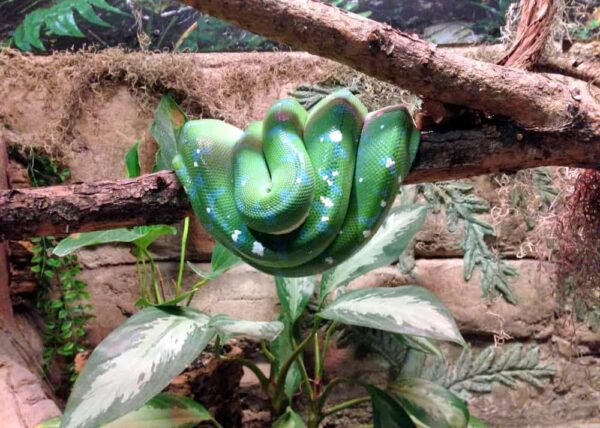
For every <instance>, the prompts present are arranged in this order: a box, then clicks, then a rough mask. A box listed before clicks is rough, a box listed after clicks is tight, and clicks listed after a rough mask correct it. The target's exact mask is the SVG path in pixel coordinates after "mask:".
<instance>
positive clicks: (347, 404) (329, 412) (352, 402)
mask: <svg viewBox="0 0 600 428" xmlns="http://www.w3.org/2000/svg"><path fill="white" fill-rule="evenodd" d="M367 401H371V397H360V398H355V399H353V400H348V401H344V402H343V403H340V404H336V405H335V406H332V407H330V408H329V409H327V410H325V411H324V412H322V413H321V417H320V419H319V422H321V421H322V420H323V419H324V418H326V417H327V416H329V415H332V414H334V413H336V412H339V411H341V410H344V409H347V408H348V407H352V406H356V405H357V404H361V403H366V402H367Z"/></svg>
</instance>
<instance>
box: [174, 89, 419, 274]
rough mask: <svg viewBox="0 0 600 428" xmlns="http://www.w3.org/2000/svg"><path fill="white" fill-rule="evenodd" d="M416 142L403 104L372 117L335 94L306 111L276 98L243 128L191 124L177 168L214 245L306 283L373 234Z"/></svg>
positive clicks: (359, 104)
mask: <svg viewBox="0 0 600 428" xmlns="http://www.w3.org/2000/svg"><path fill="white" fill-rule="evenodd" d="M419 139H420V133H419V131H418V130H416V129H415V127H414V125H413V122H412V119H411V117H410V115H409V114H408V113H407V112H406V109H405V108H404V107H402V106H390V107H385V108H383V109H381V110H377V111H374V112H371V113H367V109H366V108H365V106H364V105H363V104H362V102H361V101H360V100H359V99H358V98H357V97H356V96H354V95H353V94H352V93H351V92H349V91H348V90H339V91H336V92H334V93H332V94H330V95H328V96H327V97H325V98H323V99H322V100H321V101H320V102H319V103H317V104H316V105H315V106H314V107H313V108H312V109H311V110H310V111H309V112H307V111H306V110H305V109H304V108H303V107H302V106H301V105H300V104H299V103H298V102H297V101H295V100H293V99H282V100H279V101H277V102H275V103H274V104H273V105H272V106H271V107H270V109H269V110H268V112H267V113H266V115H265V117H264V120H263V121H262V122H253V123H251V124H249V125H248V126H247V128H246V129H245V130H244V131H242V130H240V129H238V128H236V127H235V126H232V125H230V124H228V123H226V122H223V121H220V120H215V119H201V120H192V121H189V122H187V123H186V124H185V125H184V127H183V129H182V130H181V133H180V135H179V138H178V142H177V155H176V156H175V157H174V159H173V167H174V169H175V172H176V174H177V177H178V178H179V180H180V182H181V183H182V185H183V187H184V189H185V191H186V193H187V195H188V197H189V199H190V201H191V205H192V208H193V210H194V212H195V214H196V216H197V217H198V218H199V219H200V221H201V223H202V224H203V226H204V227H205V228H206V230H207V231H208V232H209V233H210V234H211V235H212V236H213V237H214V238H215V239H216V240H217V241H218V242H220V243H221V244H222V245H224V246H225V247H226V248H228V249H229V250H231V251H232V252H234V253H235V254H236V255H238V256H239V257H240V258H241V259H242V260H244V261H245V262H247V263H249V264H250V265H252V266H254V267H255V268H257V269H259V270H262V271H264V272H267V273H271V274H274V275H280V276H286V277H297V276H307V275H312V274H315V273H319V272H323V271H325V270H328V269H331V268H333V267H335V266H336V265H338V264H340V263H342V262H343V261H345V260H347V259H348V258H349V257H350V256H351V255H352V254H354V253H355V252H356V251H357V250H358V249H359V248H361V247H362V246H363V245H364V244H365V243H366V242H367V241H368V240H369V238H370V237H371V236H373V234H374V233H375V232H376V231H377V229H378V227H379V226H380V225H381V223H382V222H383V220H384V218H385V216H386V214H387V212H388V211H389V209H390V207H391V205H392V203H393V201H394V198H395V196H396V194H397V191H398V186H399V184H400V183H401V181H402V180H403V179H404V177H405V176H406V175H407V174H408V171H409V169H410V166H411V164H412V161H413V159H414V157H415V155H416V151H417V148H418V144H419Z"/></svg>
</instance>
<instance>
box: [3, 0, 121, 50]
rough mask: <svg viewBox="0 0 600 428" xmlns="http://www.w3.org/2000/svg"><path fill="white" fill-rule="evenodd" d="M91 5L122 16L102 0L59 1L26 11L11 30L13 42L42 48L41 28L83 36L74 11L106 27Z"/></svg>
mask: <svg viewBox="0 0 600 428" xmlns="http://www.w3.org/2000/svg"><path fill="white" fill-rule="evenodd" d="M94 7H95V8H98V9H102V10H106V11H108V12H113V13H118V14H123V15H125V13H123V12H122V11H121V10H119V9H118V8H116V7H114V6H111V5H110V4H108V3H107V2H106V0H62V1H60V2H58V3H56V4H54V5H53V6H50V7H45V8H39V9H36V10H34V11H33V12H31V13H29V14H27V16H26V17H25V19H24V20H23V22H22V23H21V24H20V25H19V26H18V27H17V29H16V30H15V32H14V34H13V42H14V44H15V46H17V47H18V48H19V49H21V50H23V51H31V50H33V49H39V50H45V49H46V48H45V46H44V44H43V43H42V40H41V35H42V31H44V32H45V34H48V35H56V36H69V37H85V35H84V34H83V33H82V32H81V30H80V29H79V26H78V25H77V22H76V21H75V12H77V13H78V14H79V16H80V17H81V18H83V19H85V20H86V21H88V22H90V23H92V24H95V25H100V26H102V27H110V24H108V23H107V22H106V21H104V20H103V19H102V18H100V17H99V16H98V15H97V14H96V11H95V10H94Z"/></svg>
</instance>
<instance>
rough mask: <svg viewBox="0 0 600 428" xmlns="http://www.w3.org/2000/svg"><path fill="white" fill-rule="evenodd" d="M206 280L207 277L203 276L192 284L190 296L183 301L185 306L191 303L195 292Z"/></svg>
mask: <svg viewBox="0 0 600 428" xmlns="http://www.w3.org/2000/svg"><path fill="white" fill-rule="evenodd" d="M208 281H209V280H208V279H206V278H204V279H202V280H200V281H198V282H197V283H195V284H194V286H193V287H192V290H191V291H192V292H191V293H190V297H188V300H187V302H185V306H190V303H192V299H193V298H194V296H195V295H196V292H197V291H198V290H200V289H201V288H202V287H203V286H204V285H205V284H206V283H207V282H208Z"/></svg>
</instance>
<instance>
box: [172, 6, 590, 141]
mask: <svg viewBox="0 0 600 428" xmlns="http://www.w3.org/2000/svg"><path fill="white" fill-rule="evenodd" d="M183 2H184V3H186V4H188V5H190V6H192V7H194V8H196V9H198V10H201V11H203V12H205V13H208V14H210V15H212V16H215V17H217V18H220V19H224V20H226V21H229V22H231V23H233V24H235V25H238V26H240V27H242V28H245V29H247V30H250V31H252V32H255V33H257V34H260V35H262V36H265V37H268V38H270V39H273V40H276V41H279V42H282V43H285V44H287V45H289V46H292V47H293V48H296V49H300V50H305V51H307V52H310V53H313V54H316V55H320V56H322V57H325V58H329V59H333V60H335V61H338V62H341V63H344V64H346V65H349V66H350V67H352V68H354V69H356V70H359V71H362V72H364V73H365V74H368V75H370V76H373V77H376V78H379V79H381V80H384V81H387V82H391V83H393V84H396V85H398V86H400V87H402V88H404V89H408V90H410V91H412V92H414V93H417V94H419V95H421V96H423V97H424V98H427V99H430V100H434V101H439V102H442V103H448V104H457V105H461V106H465V107H468V108H471V109H475V110H478V111H482V112H486V113H488V114H494V115H502V116H506V117H510V118H511V119H513V120H514V121H515V122H517V123H518V124H520V125H521V126H523V127H526V128H529V129H536V130H542V131H549V132H563V133H566V132H572V133H573V134H575V135H576V136H577V138H583V139H586V140H588V139H590V138H598V136H600V106H599V105H598V102H597V101H596V99H595V98H594V96H593V94H592V93H591V91H590V89H589V87H588V84H587V83H586V82H582V81H578V80H574V79H566V78H564V77H563V76H561V77H560V78H556V77H553V76H541V75H539V74H536V73H531V72H527V71H523V70H518V69H514V68H509V67H503V66H499V65H495V64H489V63H484V62H481V61H476V60H472V59H467V58H465V57H462V56H460V55H456V54H453V53H451V52H448V51H444V49H440V48H438V47H436V46H435V45H433V44H431V43H428V42H425V41H423V40H420V39H419V38H418V37H415V36H413V35H410V34H406V33H403V32H401V31H398V30H396V29H394V28H392V27H390V26H389V25H386V24H382V23H378V22H375V21H372V20H369V19H367V18H364V17H361V16H358V15H355V14H352V13H348V12H346V11H343V10H340V9H338V8H335V7H333V6H330V5H327V4H323V3H319V2H317V1H311V0H306V1H304V0H303V1H297V0H183Z"/></svg>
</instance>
